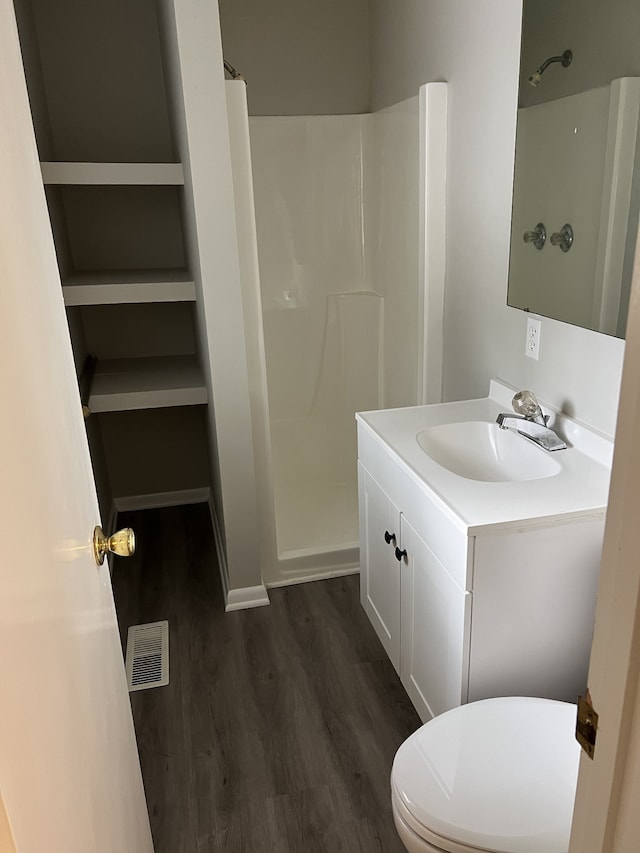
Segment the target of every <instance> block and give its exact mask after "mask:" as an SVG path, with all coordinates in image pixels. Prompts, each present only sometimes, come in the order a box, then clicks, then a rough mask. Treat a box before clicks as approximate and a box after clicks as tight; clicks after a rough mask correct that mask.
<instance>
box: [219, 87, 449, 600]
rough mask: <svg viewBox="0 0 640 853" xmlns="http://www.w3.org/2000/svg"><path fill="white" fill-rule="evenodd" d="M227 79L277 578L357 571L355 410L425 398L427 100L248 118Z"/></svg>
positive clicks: (255, 409)
mask: <svg viewBox="0 0 640 853" xmlns="http://www.w3.org/2000/svg"><path fill="white" fill-rule="evenodd" d="M436 85H439V86H444V85H445V84H436ZM226 86H227V100H228V112H229V126H230V139H231V146H232V159H233V169H234V187H235V194H236V220H237V224H238V235H239V245H240V253H241V277H242V281H243V305H244V311H245V335H246V340H247V358H248V369H249V381H250V385H251V387H252V418H253V424H252V426H253V433H254V448H253V452H254V458H255V461H256V476H257V482H258V490H259V495H258V500H259V506H260V516H261V519H262V529H261V531H260V536H261V541H262V554H261V557H262V570H263V577H264V581H265V583H266V584H267V585H269V586H274V585H279V584H285V583H294V582H298V581H301V580H310V579H314V578H319V577H327V576H331V575H333V574H341V573H346V572H350V571H357V570H358V567H359V549H358V508H357V445H356V425H355V413H356V412H357V411H367V410H371V409H377V408H381V407H386V406H406V405H415V404H416V403H418V402H422V400H423V399H424V398H425V387H426V377H425V371H424V369H423V367H424V365H423V360H424V359H426V357H427V352H428V347H426V346H425V345H424V328H425V324H424V320H423V318H424V316H425V314H426V312H427V306H426V304H425V293H424V287H423V281H424V278H425V277H426V276H427V275H428V274H429V267H430V264H432V262H431V261H429V262H427V264H426V265H425V263H424V259H423V257H422V255H424V240H421V239H420V233H421V229H422V228H425V227H426V222H427V218H428V216H427V210H426V208H425V205H424V204H422V206H421V192H420V187H421V186H422V187H424V186H425V174H424V172H425V170H424V169H423V168H422V169H421V168H420V151H421V150H423V151H424V147H425V146H424V139H423V140H422V143H421V133H420V127H421V124H422V125H424V124H425V123H424V121H423V122H422V123H421V120H420V116H421V111H420V99H419V98H418V96H416V97H415V98H412V99H410V100H408V101H404V102H402V103H401V104H398V105H395V106H394V107H392V108H389V109H387V110H383V111H381V112H379V113H376V114H371V115H340V116H251V117H249V116H247V113H246V92H245V86H244V84H243V83H240V82H236V81H227V84H226ZM422 101H423V103H424V104H426V103H427V99H426V97H425V96H423V97H422ZM444 126H445V123H444V121H442V119H441V127H440V130H441V131H442V132H444V130H443V129H444ZM436 148H437V146H433V150H434V151H435V150H436ZM442 156H444V155H443V153H442ZM434 174H435V169H434ZM438 174H439V175H440V176H441V177H442V174H443V169H442V168H440V169H439V171H438ZM430 180H434V177H433V175H431V176H430ZM443 180H444V178H443V177H442V181H443ZM441 192H442V193H443V187H442V191H441ZM437 195H438V193H437V192H436V191H435V188H434V193H433V199H432V203H433V204H435V203H436V198H437ZM441 210H442V208H441V207H440V211H439V212H441ZM441 220H442V217H441V216H440V217H439V221H441ZM423 233H424V232H423ZM442 236H443V235H442ZM442 242H444V240H442ZM442 253H443V248H442ZM433 259H434V261H436V262H439V261H440V260H441V258H440V257H439V247H438V240H437V238H434V245H433ZM436 266H437V263H436ZM431 271H432V273H433V274H432V276H431V277H432V279H433V286H432V288H431V290H430V292H431V297H430V299H431V302H432V305H431V307H432V308H433V309H434V310H433V311H432V315H431V317H430V322H432V323H434V317H437V307H434V306H437V303H438V288H439V287H441V284H440V285H439V284H438V279H439V273H438V272H437V270H435V271H434V270H433V269H432V270H431ZM440 310H441V308H440ZM435 326H436V327H437V319H436V320H435ZM436 338H437V331H436V332H434V339H436ZM433 344H434V342H432V348H433ZM435 345H436V348H437V341H435ZM433 364H434V365H436V364H437V357H434V358H433ZM432 372H433V368H432ZM438 393H439V392H438Z"/></svg>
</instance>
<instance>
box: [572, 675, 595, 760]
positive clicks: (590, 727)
mask: <svg viewBox="0 0 640 853" xmlns="http://www.w3.org/2000/svg"><path fill="white" fill-rule="evenodd" d="M597 730H598V715H597V714H596V712H595V711H594V709H593V704H592V702H591V695H590V693H589V691H588V690H587V695H586V696H578V719H577V721H576V740H577V741H578V743H579V744H580V746H581V747H582V748H583V749H584V751H585V752H586V753H587V755H588V756H589V758H593V754H594V752H595V750H596V732H597Z"/></svg>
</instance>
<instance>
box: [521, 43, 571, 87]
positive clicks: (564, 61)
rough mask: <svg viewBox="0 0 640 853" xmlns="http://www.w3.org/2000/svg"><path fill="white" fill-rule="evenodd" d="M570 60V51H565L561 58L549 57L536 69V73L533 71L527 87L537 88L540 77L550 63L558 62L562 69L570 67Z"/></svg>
mask: <svg viewBox="0 0 640 853" xmlns="http://www.w3.org/2000/svg"><path fill="white" fill-rule="evenodd" d="M572 59H573V53H572V52H571V51H570V50H565V52H564V53H563V54H562V56H550V57H549V59H545V61H544V62H543V63H542V65H541V66H540V68H538V70H537V71H534V72H533V74H532V75H531V77H529V85H530V86H539V85H540V83H541V81H542V75H543V74H544V72H545V71H546V70H547V68H548V67H549V66H550V65H551V63H552V62H559V63H560V65H562V67H563V68H568V67H569V66H570V65H571V60H572Z"/></svg>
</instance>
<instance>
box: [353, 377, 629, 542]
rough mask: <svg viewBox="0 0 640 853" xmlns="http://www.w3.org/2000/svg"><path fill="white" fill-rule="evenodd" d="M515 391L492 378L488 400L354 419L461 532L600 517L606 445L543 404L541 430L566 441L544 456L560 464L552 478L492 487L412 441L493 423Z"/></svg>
mask: <svg viewBox="0 0 640 853" xmlns="http://www.w3.org/2000/svg"><path fill="white" fill-rule="evenodd" d="M516 390H518V389H515V388H511V387H510V386H508V385H506V384H504V383H501V382H498V381H496V380H494V381H492V382H491V387H490V391H489V396H488V397H483V398H481V399H478V400H463V401H460V402H455V403H437V404H434V405H428V406H412V407H409V408H403V409H383V410H380V411H374V412H360V413H358V414H357V415H356V418H357V421H358V426H359V428H362V429H365V430H367V431H369V432H370V433H372V434H373V435H374V436H375V437H376V438H377V439H378V440H379V441H381V442H382V443H383V444H384V445H385V446H386V448H387V449H388V450H389V451H390V452H391V453H392V454H393V455H394V456H396V457H397V458H398V459H399V460H400V462H401V463H403V465H404V466H405V467H406V468H407V469H408V471H409V473H410V475H411V476H412V477H414V478H415V479H417V480H418V481H419V482H420V483H421V485H423V486H424V487H425V488H426V489H427V490H428V491H429V492H430V494H431V495H432V496H433V498H434V499H435V500H436V502H437V503H438V504H439V505H440V506H441V507H442V508H443V509H445V510H446V511H447V514H448V515H452V516H453V517H454V519H455V520H456V521H457V523H458V525H460V526H461V527H463V528H464V529H465V530H466V531H467V533H469V534H474V533H478V532H480V531H481V530H482V529H484V528H486V527H489V526H491V527H495V526H496V525H498V526H508V527H514V526H530V525H534V524H540V523H544V524H549V523H553V522H554V521H556V520H557V521H558V522H566V521H569V520H571V519H572V518H576V519H578V518H581V517H584V516H590V515H594V514H595V515H600V516H603V515H604V513H605V511H606V506H607V500H608V494H609V478H610V474H611V460H612V456H613V440H612V439H611V438H609V437H608V436H604V435H602V434H600V433H598V432H597V431H595V430H592V429H590V428H589V427H587V426H585V425H584V424H581V423H579V422H578V421H575V420H573V419H572V418H569V417H567V416H566V415H563V414H559V413H557V412H554V411H553V409H552V408H551V407H549V406H547V405H546V404H545V403H544V401H543V400H541V401H540V402H541V405H542V409H543V411H544V412H545V414H550V415H551V419H550V421H549V426H550V427H552V428H553V429H554V430H555V431H556V432H557V433H558V434H559V435H560V436H561V437H562V438H563V439H564V440H565V441H566V443H567V449H566V450H557V451H553V452H552V453H551V455H552V456H553V459H554V460H555V461H557V462H558V463H559V465H560V470H559V472H558V473H557V474H554V475H553V476H551V477H544V478H541V479H537V480H525V481H519V482H497V483H494V482H486V481H478V480H470V479H467V478H465V477H461V476H458V475H457V474H453V473H452V472H450V471H449V470H447V469H446V468H444V467H442V466H441V465H439V464H438V463H437V462H435V461H434V460H433V459H431V458H430V457H429V456H428V455H427V454H426V453H425V452H424V451H423V450H422V448H421V447H420V446H419V444H418V441H417V435H418V434H419V433H420V432H421V431H422V430H424V429H428V428H429V427H433V426H438V425H441V424H448V423H457V422H460V421H487V422H490V423H494V422H495V420H496V417H497V415H498V414H499V413H500V412H511V411H512V407H511V399H512V397H513V394H514V393H515V391H516ZM520 438H522V437H521V436H520ZM522 441H525V442H526V441H527V439H525V438H522ZM535 449H536V450H537V451H538V452H539V453H541V454H545V455H546V454H547V453H548V452H547V451H545V450H543V449H541V448H537V447H536V448H535Z"/></svg>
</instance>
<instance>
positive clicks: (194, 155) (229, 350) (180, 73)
mask: <svg viewBox="0 0 640 853" xmlns="http://www.w3.org/2000/svg"><path fill="white" fill-rule="evenodd" d="M159 10H160V13H161V19H162V21H163V23H164V26H163V31H164V33H165V38H166V43H165V50H166V62H167V65H168V67H169V68H170V69H171V70H172V72H173V74H172V75H171V78H170V79H171V87H170V91H169V97H170V98H171V100H172V101H173V103H174V110H175V117H176V119H175V133H176V142H177V145H178V148H179V152H180V155H181V159H182V162H183V165H184V168H185V197H184V217H185V223H186V229H185V230H186V234H185V241H186V243H187V249H188V250H189V253H190V255H191V264H192V266H193V273H194V278H195V281H196V294H197V331H198V339H199V340H198V343H199V350H200V358H201V362H202V363H203V368H204V372H205V375H206V379H207V390H208V394H209V405H208V409H207V411H208V415H209V426H210V437H211V447H210V451H211V456H212V458H211V466H212V471H211V478H212V479H211V482H212V491H213V502H214V505H215V509H216V514H217V520H218V522H219V523H220V524H221V526H222V529H221V531H220V533H221V536H222V539H223V542H222V543H221V544H222V547H223V548H224V551H225V554H224V555H223V556H226V562H227V569H228V577H227V578H223V580H226V581H228V586H229V590H230V591H231V592H233V591H234V590H241V589H242V588H257V587H259V586H260V585H261V582H262V578H261V572H260V552H259V543H258V509H257V499H256V480H255V470H254V459H253V437H252V432H251V410H250V403H249V381H248V370H247V355H246V347H245V340H244V327H243V322H244V318H243V306H242V293H241V288H240V263H239V257H238V242H237V235H236V227H235V204H234V194H233V182H232V178H231V151H230V144H229V133H228V129H227V104H226V94H225V85H224V78H223V75H222V51H221V41H220V29H219V20H218V15H217V8H216V4H215V3H214V4H213V7H212V5H211V4H210V3H208V2H205V0H199V2H197V3H193V2H191V0H173V2H168V0H167V2H163V3H162V4H160V6H159ZM196 247H197V250H196Z"/></svg>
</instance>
